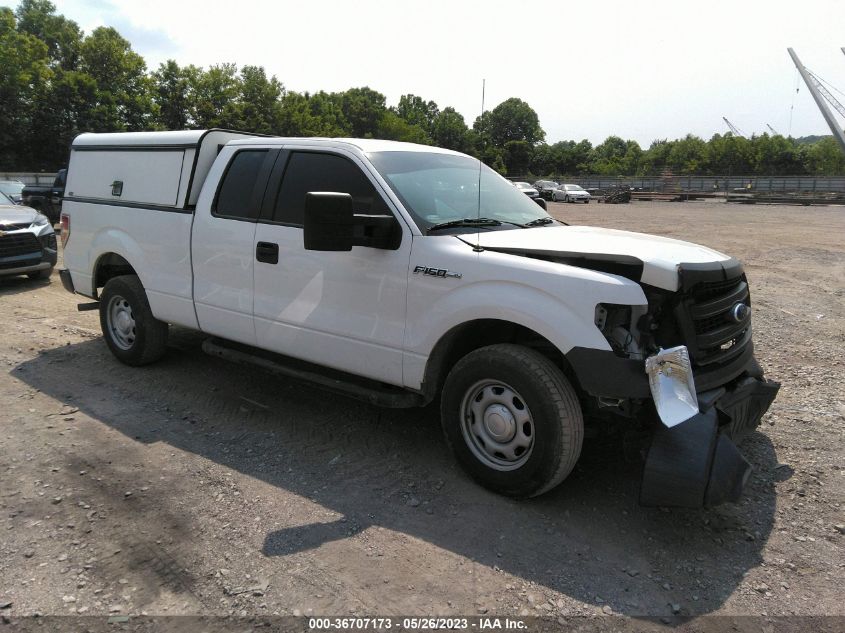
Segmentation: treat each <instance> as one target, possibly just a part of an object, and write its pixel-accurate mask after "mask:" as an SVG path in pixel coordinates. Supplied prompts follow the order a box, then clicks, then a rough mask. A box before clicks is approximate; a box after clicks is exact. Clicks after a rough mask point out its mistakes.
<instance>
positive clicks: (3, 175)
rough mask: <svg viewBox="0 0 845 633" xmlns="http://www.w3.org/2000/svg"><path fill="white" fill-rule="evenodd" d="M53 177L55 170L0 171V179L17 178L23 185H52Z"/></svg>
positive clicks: (54, 176)
mask: <svg viewBox="0 0 845 633" xmlns="http://www.w3.org/2000/svg"><path fill="white" fill-rule="evenodd" d="M55 179H56V173H55V172H53V173H51V174H50V173H46V172H40V173H36V172H33V171H0V180H18V181H20V182H22V183H23V184H25V185H52V184H53V181H54V180H55Z"/></svg>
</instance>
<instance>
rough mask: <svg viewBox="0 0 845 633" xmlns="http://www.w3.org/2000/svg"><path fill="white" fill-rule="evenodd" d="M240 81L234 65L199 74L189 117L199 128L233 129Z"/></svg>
mask: <svg viewBox="0 0 845 633" xmlns="http://www.w3.org/2000/svg"><path fill="white" fill-rule="evenodd" d="M240 93H241V82H240V78H239V77H238V67H237V66H235V64H220V65H218V66H212V67H210V68H209V69H208V70H206V71H204V72H200V73H199V76H198V77H197V82H196V99H195V101H194V103H193V107H192V111H191V116H190V118H191V119H192V120H193V121H194V125H196V126H197V127H198V128H200V129H207V128H212V127H222V128H229V129H232V128H236V127H237V125H238V121H239V120H240V118H239V114H240V113H239V112H238V98H239V96H240Z"/></svg>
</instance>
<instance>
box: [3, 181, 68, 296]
mask: <svg viewBox="0 0 845 633" xmlns="http://www.w3.org/2000/svg"><path fill="white" fill-rule="evenodd" d="M57 257H58V251H57V249H56V233H55V231H53V227H52V226H51V224H50V221H49V220H48V219H47V217H46V216H44V215H42V214H41V213H38V211H36V210H35V209H30V208H29V207H22V206H20V205H18V204H15V203H14V202H13V201H12V200H11V199H10V198H9V197H7V196H6V194H4V193H0V277H6V276H11V275H27V276H29V277H30V278H31V279H49V277H50V274H51V273H52V272H53V267H54V266H55V265H56V259H57Z"/></svg>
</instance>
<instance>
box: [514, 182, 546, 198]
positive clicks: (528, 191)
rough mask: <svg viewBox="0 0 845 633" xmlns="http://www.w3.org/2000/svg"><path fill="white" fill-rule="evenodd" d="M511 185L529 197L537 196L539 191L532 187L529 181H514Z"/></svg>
mask: <svg viewBox="0 0 845 633" xmlns="http://www.w3.org/2000/svg"><path fill="white" fill-rule="evenodd" d="M513 186H514V187H516V188H517V189H519V190H520V191H521V192H522V193H524V194H525V195H526V196H528V197H529V198H539V197H540V192H539V191H537V190H536V189H535V188H534V187H532V186H531V183H528V182H515V183H513Z"/></svg>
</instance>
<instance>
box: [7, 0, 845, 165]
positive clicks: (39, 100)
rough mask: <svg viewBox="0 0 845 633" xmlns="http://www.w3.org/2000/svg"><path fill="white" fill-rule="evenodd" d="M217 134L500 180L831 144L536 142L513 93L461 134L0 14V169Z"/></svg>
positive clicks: (795, 152) (397, 113) (447, 124)
mask: <svg viewBox="0 0 845 633" xmlns="http://www.w3.org/2000/svg"><path fill="white" fill-rule="evenodd" d="M211 127H222V128H229V129H237V130H246V131H250V132H258V133H262V134H271V135H278V136H330V137H331V136H335V137H336V136H347V137H363V138H368V137H371V138H383V139H391V140H400V141H409V142H414V143H424V144H432V145H437V146H440V147H446V148H449V149H454V150H457V151H461V152H466V153H468V154H471V155H473V156H477V157H479V158H481V159H482V160H483V161H484V162H485V163H487V164H488V165H491V166H492V167H493V168H495V169H497V170H498V171H500V172H501V173H503V174H507V175H511V176H523V177H529V176H530V175H536V176H549V175H555V174H566V175H573V176H575V175H582V174H602V175H608V176H634V175H651V174H659V173H665V172H667V171H671V172H672V173H674V174H712V175H726V174H737V175H739V174H743V175H785V174H796V175H838V174H845V155H843V153H842V152H841V151H840V150H839V147H838V146H837V145H836V143H835V142H834V140H833V138H832V137H823V138H821V139H813V140H812V142H802V139H793V138H785V137H783V136H780V135H775V136H769V135H768V134H763V135H762V136H753V137H751V138H743V137H737V136H733V135H732V134H724V135H721V134H715V135H714V136H713V137H712V138H711V139H709V140H707V141H705V140H703V139H701V138H699V137H697V136H693V135H687V136H686V137H684V138H682V139H677V140H656V141H654V142H652V143H651V145H650V146H649V147H648V148H646V149H643V148H642V147H640V145H639V144H638V143H637V142H636V141H632V140H624V139H622V138H620V137H618V136H610V137H608V138H607V139H606V140H605V141H604V142H602V143H601V144H599V145H596V146H593V145H592V144H591V143H590V142H589V141H588V140H582V141H574V140H573V141H560V142H557V143H552V144H548V143H546V142H545V132H544V131H543V129H542V127H541V126H540V121H539V118H538V116H537V113H536V112H535V111H534V110H533V109H532V108H531V106H529V105H528V104H527V103H525V102H524V101H523V100H521V99H519V98H516V97H513V98H510V99H507V100H505V101H504V102H502V103H500V104H499V105H497V106H496V107H495V108H493V109H492V110H489V111H485V112H484V113H483V114H482V115H481V116H479V117H477V118H476V119H475V121H474V122H473V123H472V126H469V125H468V124H467V123H466V121H465V120H464V117H463V116H462V115H461V114H460V113H458V112H457V111H456V110H455V109H454V108H452V107H448V106H447V107H444V108H442V109H441V108H440V106H438V104H436V103H435V102H434V101H427V100H426V99H424V98H423V97H420V96H417V95H413V94H407V95H403V96H402V97H400V99H399V103H398V104H397V105H395V106H388V105H387V101H386V98H385V96H384V95H383V94H381V93H379V92H378V91H376V90H373V89H372V88H370V87H366V86H365V87H357V88H350V89H349V90H346V91H343V92H324V91H319V92H315V93H308V92H304V93H300V92H294V91H291V90H287V89H286V88H285V87H284V85H283V84H282V83H281V82H280V81H279V80H278V79H277V78H276V77H275V76H270V77H268V76H267V73H266V72H265V70H264V68H263V67H261V66H250V65H246V66H243V67H241V68H238V67H237V66H236V65H235V64H230V63H222V64H218V65H215V66H211V67H209V68H207V69H206V68H200V67H197V66H193V65H188V66H180V65H179V64H178V63H177V62H175V61H174V60H168V61H167V62H165V63H162V64H160V65H159V67H158V68H157V69H155V70H150V69H148V67H147V64H146V62H145V61H144V59H143V57H141V56H140V55H139V54H138V53H136V52H135V51H133V50H132V46H131V44H130V43H129V42H128V41H127V40H126V39H125V38H123V37H122V36H121V35H120V33H118V32H117V30H115V29H114V28H111V27H99V28H96V29H94V30H93V31H92V32H91V33H90V34H87V35H86V34H85V33H83V32H82V30H81V29H80V28H79V25H78V24H76V23H75V22H74V21H73V20H70V19H68V18H66V17H64V16H62V15H59V14H58V13H57V12H56V7H55V6H54V5H53V4H52V3H51V2H49V0H23V1H22V2H21V3H20V4H19V5H18V8H17V9H16V10H14V11H13V10H12V9H10V8H8V7H0V170H2V171H18V170H19V171H30V170H39V171H41V170H44V171H53V170H56V169H58V168H60V167H62V166H63V165H65V164H66V162H67V158H68V152H69V147H70V143H71V141H72V140H73V138H74V137H75V136H76V135H77V134H79V133H81V132H128V131H139V130H180V129H190V128H194V129H204V128H211Z"/></svg>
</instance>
